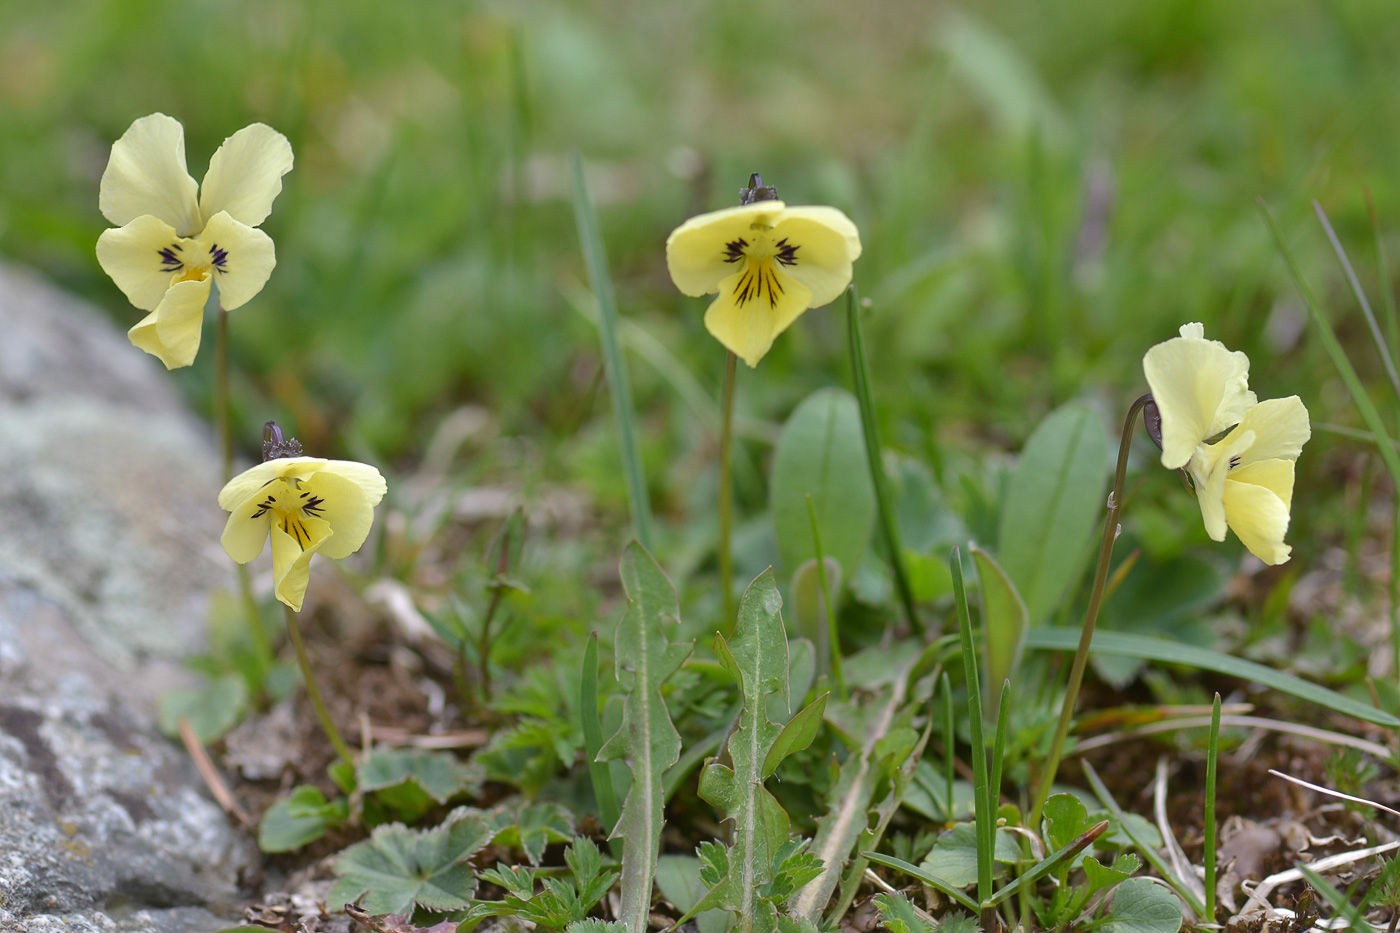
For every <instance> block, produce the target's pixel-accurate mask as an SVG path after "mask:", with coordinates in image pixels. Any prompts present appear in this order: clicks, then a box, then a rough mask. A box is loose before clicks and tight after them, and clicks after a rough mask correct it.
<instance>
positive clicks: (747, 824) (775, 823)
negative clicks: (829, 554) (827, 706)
mask: <svg viewBox="0 0 1400 933" xmlns="http://www.w3.org/2000/svg"><path fill="white" fill-rule="evenodd" d="M782 604H783V601H782V597H780V596H779V595H778V587H777V584H776V583H775V582H774V580H773V571H772V570H771V569H770V570H766V571H764V572H763V573H762V574H761V575H759V577H758V579H756V580H754V582H753V583H751V584H750V585H749V588H748V590H747V591H746V592H745V593H744V598H743V600H742V601H741V602H740V604H739V623H738V626H737V629H736V635H735V638H734V641H733V643H732V644H730V643H727V642H726V641H725V640H724V637H723V636H722V635H716V636H715V655H716V656H717V657H718V658H719V660H720V663H721V664H722V665H724V667H725V669H726V670H728V671H729V673H730V675H731V676H732V677H733V678H734V680H735V681H736V682H737V683H738V685H739V693H740V695H741V697H742V701H743V707H742V708H741V709H740V711H739V724H738V725H737V726H736V727H735V729H734V731H733V733H732V734H731V735H730V737H729V742H728V743H727V745H726V746H725V747H726V750H727V752H728V759H729V764H724V763H722V762H720V761H718V760H713V759H712V760H711V761H710V762H709V763H707V764H706V766H705V770H704V771H703V772H702V773H701V775H700V796H701V797H702V798H703V799H704V800H706V801H708V802H709V803H711V804H713V805H714V806H716V807H718V808H719V809H720V810H721V811H722V812H723V813H724V815H725V817H726V818H728V819H731V820H733V821H734V844H733V845H732V846H731V847H730V849H729V852H728V858H727V867H726V870H725V872H724V874H723V877H720V878H718V880H717V881H716V883H715V884H714V886H713V887H712V888H711V890H710V893H709V894H707V895H706V896H705V898H704V899H703V900H702V901H701V903H700V904H698V905H696V910H704V909H708V908H712V907H723V908H725V909H727V910H731V911H734V912H735V913H737V914H738V915H739V923H738V926H737V927H736V929H738V930H740V931H742V933H751V931H752V930H754V929H755V924H756V923H758V922H760V918H761V917H762V916H767V914H768V913H769V912H771V905H768V904H767V902H766V901H765V902H763V903H760V901H762V898H761V896H760V893H759V890H758V889H759V887H760V886H761V885H763V884H765V883H766V882H768V881H770V880H772V878H771V875H772V870H771V866H772V864H773V857H774V855H775V854H776V853H777V852H778V851H779V849H780V848H781V847H782V845H783V844H784V843H785V842H787V837H788V816H787V813H786V812H785V811H784V810H783V808H782V806H781V805H780V804H779V803H778V801H777V800H776V799H774V797H773V795H772V794H770V793H769V792H768V791H767V789H765V788H764V786H763V782H764V779H765V778H766V777H767V776H768V774H771V773H772V769H773V768H776V767H777V766H778V763H779V760H781V758H782V757H783V755H784V754H791V753H792V752H795V751H798V750H800V749H801V748H804V747H805V744H804V743H803V742H802V741H801V739H803V738H805V739H806V740H807V741H808V742H810V741H811V735H812V733H813V732H814V730H809V729H808V724H809V723H810V722H811V717H812V715H813V714H812V711H811V707H808V709H807V710H804V711H803V712H801V713H798V715H797V716H795V717H793V719H792V721H791V722H790V723H789V726H790V727H791V728H790V729H789V730H787V731H786V734H785V730H784V728H783V727H782V726H780V725H779V724H778V723H775V722H773V721H772V720H771V719H769V717H768V709H769V698H770V697H776V698H778V701H779V702H780V704H781V705H782V706H783V707H787V706H788V687H789V685H788V644H787V635H786V633H785V632H784V631H783V619H782V615H781V612H780V610H781V608H782ZM816 703H820V704H824V703H825V697H822V698H820V699H818V700H817V701H816ZM813 705H815V704H813ZM816 716H817V718H818V720H819V719H820V713H817V714H816ZM775 747H777V748H778V749H780V750H779V751H778V752H777V753H776V754H774V749H775Z"/></svg>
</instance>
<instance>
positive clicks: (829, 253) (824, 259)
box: [769, 207, 861, 308]
mask: <svg viewBox="0 0 1400 933" xmlns="http://www.w3.org/2000/svg"><path fill="white" fill-rule="evenodd" d="M769 238H770V239H772V240H774V241H775V242H776V243H778V244H785V245H787V246H789V247H795V249H794V250H793V252H792V254H791V255H792V258H793V262H792V264H791V265H789V264H787V263H784V264H783V266H782V268H783V271H784V272H786V273H787V274H788V275H790V276H792V277H793V278H795V279H797V280H798V281H799V282H801V283H802V284H803V285H805V286H807V289H808V290H809V291H810V292H811V293H812V297H811V298H810V299H808V300H809V302H810V304H811V306H812V307H814V308H815V307H819V306H821V305H824V304H829V303H830V302H832V301H835V300H836V298H837V297H838V296H839V295H840V294H841V293H842V292H843V291H845V289H846V286H847V285H849V284H851V263H853V262H854V261H855V260H856V258H857V257H858V256H860V249H861V247H860V232H859V231H858V230H856V225H855V224H854V223H852V222H851V219H850V218H849V217H847V216H846V215H845V214H843V213H841V212H840V211H838V210H837V209H836V208H834V207H790V208H788V209H787V210H785V211H783V213H782V214H781V215H780V216H779V217H778V220H777V223H776V224H775V225H774V227H773V230H772V232H771V233H769Z"/></svg>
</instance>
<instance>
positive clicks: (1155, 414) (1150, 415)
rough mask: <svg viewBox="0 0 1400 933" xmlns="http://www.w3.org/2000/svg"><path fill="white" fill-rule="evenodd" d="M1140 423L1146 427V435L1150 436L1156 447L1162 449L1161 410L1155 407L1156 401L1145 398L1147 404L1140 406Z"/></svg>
mask: <svg viewBox="0 0 1400 933" xmlns="http://www.w3.org/2000/svg"><path fill="white" fill-rule="evenodd" d="M1142 424H1143V427H1145V428H1147V436H1148V437H1150V438H1152V443H1154V444H1156V445H1157V449H1158V450H1161V449H1162V412H1161V411H1160V410H1159V409H1158V408H1157V403H1156V401H1154V400H1152V399H1150V398H1149V399H1148V400H1147V404H1146V405H1144V406H1142Z"/></svg>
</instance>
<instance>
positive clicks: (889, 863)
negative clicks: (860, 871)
mask: <svg viewBox="0 0 1400 933" xmlns="http://www.w3.org/2000/svg"><path fill="white" fill-rule="evenodd" d="M860 857H861V858H863V859H866V860H867V861H871V862H874V863H875V864H876V865H884V866H885V867H886V868H893V869H895V870H896V871H902V872H904V873H905V874H906V875H908V876H909V877H910V878H917V879H918V880H919V881H922V882H923V883H924V884H926V885H928V886H929V887H931V888H933V889H934V890H936V891H941V892H942V893H944V894H946V895H948V896H949V897H951V898H952V899H953V900H955V901H957V902H958V903H959V904H961V905H962V906H964V907H966V908H967V909H968V910H970V911H971V912H972V913H974V914H975V913H979V912H980V911H981V908H980V907H979V906H978V905H977V902H976V901H974V900H973V899H972V898H970V897H968V896H967V894H966V892H963V891H959V890H958V889H957V888H955V887H953V886H952V885H950V884H948V882H946V881H944V880H943V879H942V878H939V877H938V876H937V875H930V874H929V873H928V872H926V871H924V870H923V869H922V868H920V867H919V866H917V865H913V864H911V863H909V862H906V861H904V859H898V858H895V857H894V856H892V855H881V854H880V853H879V852H862V853H861V854H860Z"/></svg>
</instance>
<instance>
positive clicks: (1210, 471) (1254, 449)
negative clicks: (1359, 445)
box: [1143, 324, 1312, 564]
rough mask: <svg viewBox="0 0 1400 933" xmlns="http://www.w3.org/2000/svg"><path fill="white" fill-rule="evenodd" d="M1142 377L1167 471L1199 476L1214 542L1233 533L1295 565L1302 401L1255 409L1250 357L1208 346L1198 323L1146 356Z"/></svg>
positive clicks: (1199, 494)
mask: <svg viewBox="0 0 1400 933" xmlns="http://www.w3.org/2000/svg"><path fill="white" fill-rule="evenodd" d="M1143 371H1144V372H1145V373H1146V375H1147V382H1148V385H1149V386H1151V387H1152V400H1153V402H1154V403H1155V404H1156V407H1157V409H1158V411H1159V416H1160V438H1158V439H1159V441H1160V443H1161V446H1162V465H1163V466H1166V467H1170V468H1172V469H1183V470H1184V471H1185V472H1186V473H1187V474H1188V475H1189V476H1190V477H1191V482H1192V485H1193V486H1194V487H1195V490H1196V501H1197V502H1198V504H1199V505H1200V508H1201V518H1202V520H1203V521H1204V522H1205V527H1206V534H1208V535H1210V537H1211V538H1212V539H1213V540H1215V541H1224V540H1225V529H1226V528H1227V527H1228V528H1230V529H1232V530H1233V531H1234V532H1235V535H1236V536H1237V537H1238V538H1239V539H1240V541H1241V542H1243V543H1244V546H1245V547H1246V548H1248V549H1249V552H1250V553H1251V554H1253V555H1254V556H1255V557H1258V558H1259V559H1260V560H1262V561H1263V562H1264V563H1266V564H1281V563H1283V562H1284V561H1286V560H1288V558H1289V555H1290V554H1291V552H1292V548H1290V547H1289V546H1288V545H1286V544H1284V543H1283V537H1284V535H1285V533H1287V531H1288V521H1289V515H1290V511H1291V509H1292V506H1293V475H1294V461H1296V460H1297V459H1298V457H1299V455H1300V454H1301V453H1302V450H1303V444H1305V443H1307V441H1308V438H1309V437H1310V436H1311V434H1312V429H1311V426H1310V424H1309V421H1308V410H1307V408H1306V407H1305V406H1304V405H1303V402H1302V400H1300V399H1299V398H1298V397H1297V396H1296V395H1294V396H1289V397H1288V398H1281V399H1268V400H1266V401H1263V402H1256V400H1255V396H1254V393H1253V392H1250V391H1249V390H1248V389H1247V388H1246V380H1247V379H1248V374H1249V359H1248V357H1246V356H1245V355H1244V354H1243V353H1239V352H1231V351H1229V350H1227V349H1225V347H1224V345H1223V344H1221V343H1220V342H1219V341H1215V340H1205V339H1204V337H1203V329H1202V327H1201V325H1200V324H1187V325H1185V326H1183V327H1182V328H1181V336H1180V337H1177V338H1173V339H1171V340H1168V341H1166V342H1164V343H1160V344H1158V345H1157V346H1155V347H1153V348H1152V349H1150V350H1148V351H1147V355H1146V356H1145V357H1144V358H1143ZM1226 428H1232V429H1231V430H1230V432H1229V433H1228V434H1226V435H1225V436H1224V437H1223V438H1221V439H1219V440H1217V441H1215V442H1214V443H1211V439H1212V438H1214V437H1215V436H1216V435H1217V434H1219V433H1220V432H1222V431H1224V430H1225V429H1226ZM1188 445H1189V446H1188Z"/></svg>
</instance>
